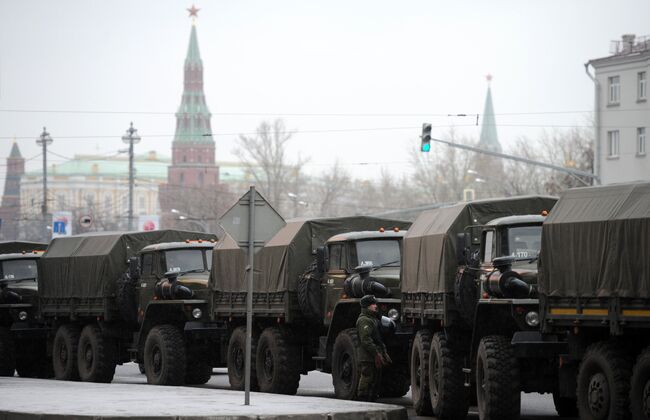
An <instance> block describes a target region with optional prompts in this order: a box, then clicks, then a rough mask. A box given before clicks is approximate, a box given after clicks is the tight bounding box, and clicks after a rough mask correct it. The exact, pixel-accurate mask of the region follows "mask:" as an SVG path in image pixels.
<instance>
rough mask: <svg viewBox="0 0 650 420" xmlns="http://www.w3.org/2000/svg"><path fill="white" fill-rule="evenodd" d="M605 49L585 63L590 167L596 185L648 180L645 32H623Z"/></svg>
mask: <svg viewBox="0 0 650 420" xmlns="http://www.w3.org/2000/svg"><path fill="white" fill-rule="evenodd" d="M610 52H611V54H612V55H610V56H608V57H604V58H598V59H594V60H591V61H589V62H588V63H587V64H586V65H585V67H586V69H587V71H588V72H589V66H591V67H593V69H594V74H595V76H591V74H590V77H591V78H592V80H594V86H595V108H596V109H595V111H596V113H595V125H596V144H595V162H594V166H595V167H594V172H595V173H596V174H597V175H599V176H600V180H601V183H602V184H611V183H616V182H628V181H636V180H650V157H649V156H648V140H647V139H648V132H649V131H650V107H649V102H648V99H649V98H648V96H649V95H648V76H649V75H650V36H647V37H635V36H634V35H623V37H622V40H621V41H614V42H612V48H611V51H610Z"/></svg>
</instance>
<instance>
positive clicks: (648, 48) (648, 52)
mask: <svg viewBox="0 0 650 420" xmlns="http://www.w3.org/2000/svg"><path fill="white" fill-rule="evenodd" d="M612 49H613V51H611V52H613V54H611V55H608V56H606V57H601V58H595V59H593V60H589V61H588V62H587V65H589V64H591V65H592V66H594V68H596V67H600V66H606V65H608V64H617V63H620V62H631V61H637V60H647V59H648V58H650V36H640V37H636V36H634V35H623V39H622V40H620V41H612Z"/></svg>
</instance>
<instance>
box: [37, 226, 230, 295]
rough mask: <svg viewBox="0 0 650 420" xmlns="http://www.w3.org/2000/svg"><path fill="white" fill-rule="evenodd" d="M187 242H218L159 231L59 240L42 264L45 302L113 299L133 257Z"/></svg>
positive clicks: (200, 235) (197, 235) (190, 234)
mask: <svg viewBox="0 0 650 420" xmlns="http://www.w3.org/2000/svg"><path fill="white" fill-rule="evenodd" d="M187 239H190V240H196V239H204V240H212V239H214V240H216V239H217V237H216V236H215V235H212V234H208V233H199V232H186V231H179V230H155V231H150V232H131V233H97V234H87V235H79V236H70V237H60V238H55V239H53V240H52V242H51V243H50V246H49V247H48V249H47V251H46V252H45V253H44V254H43V257H42V258H41V259H40V261H39V273H40V274H39V276H40V278H39V289H40V290H39V291H40V295H41V297H42V298H97V297H112V296H114V294H115V291H116V282H117V280H118V279H119V278H120V276H121V275H122V274H123V273H124V272H125V271H126V270H127V268H128V259H129V257H132V256H134V255H135V254H136V253H137V252H138V251H139V250H140V249H142V248H144V247H145V246H147V245H151V244H157V243H166V242H182V241H185V240H187Z"/></svg>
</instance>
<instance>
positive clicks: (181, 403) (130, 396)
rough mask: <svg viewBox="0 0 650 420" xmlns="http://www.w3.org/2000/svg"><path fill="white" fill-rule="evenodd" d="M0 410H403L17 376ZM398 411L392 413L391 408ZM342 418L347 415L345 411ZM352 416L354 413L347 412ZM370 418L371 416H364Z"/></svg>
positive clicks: (3, 385)
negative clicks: (247, 404)
mask: <svg viewBox="0 0 650 420" xmlns="http://www.w3.org/2000/svg"><path fill="white" fill-rule="evenodd" d="M0 395H2V398H1V399H0V411H5V412H7V411H9V412H28V413H34V414H56V415H75V416H140V417H144V416H183V417H188V416H247V415H254V416H273V415H282V414H285V415H286V414H288V415H294V416H295V415H307V414H321V415H323V416H322V418H327V414H330V413H358V414H361V415H363V416H364V417H365V416H366V415H367V414H370V413H372V412H377V418H382V417H384V415H383V413H384V412H386V411H396V410H397V411H398V412H399V411H402V412H403V414H402V416H400V417H403V418H406V411H405V409H404V408H402V407H398V406H395V405H385V404H371V403H363V402H353V401H342V400H336V399H329V398H316V397H296V396H288V395H277V394H264V393H251V405H250V406H245V405H244V393H243V392H238V391H228V390H222V389H214V388H213V389H209V388H194V387H163V386H151V385H140V384H119V383H113V384H95V383H80V382H67V381H55V380H42V379H24V378H19V377H13V378H0ZM395 414H397V413H395ZM346 417H347V416H346ZM351 417H356V416H353V415H351ZM369 417H374V416H369Z"/></svg>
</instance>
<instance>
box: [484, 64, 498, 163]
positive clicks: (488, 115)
mask: <svg viewBox="0 0 650 420" xmlns="http://www.w3.org/2000/svg"><path fill="white" fill-rule="evenodd" d="M485 79H486V80H487V83H488V88H487V95H486V96H485V106H484V108H483V122H482V124H481V137H480V139H479V142H478V146H479V147H480V148H482V149H487V150H491V151H493V152H501V143H499V136H498V135H497V123H496V118H495V117H494V106H493V105H492V88H491V84H492V75H491V74H488V75H487V76H485Z"/></svg>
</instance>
